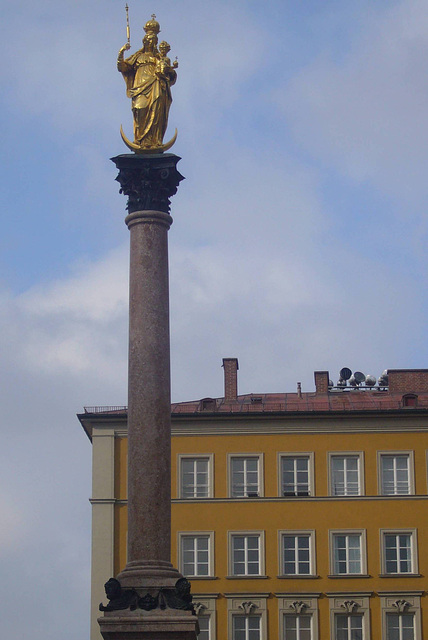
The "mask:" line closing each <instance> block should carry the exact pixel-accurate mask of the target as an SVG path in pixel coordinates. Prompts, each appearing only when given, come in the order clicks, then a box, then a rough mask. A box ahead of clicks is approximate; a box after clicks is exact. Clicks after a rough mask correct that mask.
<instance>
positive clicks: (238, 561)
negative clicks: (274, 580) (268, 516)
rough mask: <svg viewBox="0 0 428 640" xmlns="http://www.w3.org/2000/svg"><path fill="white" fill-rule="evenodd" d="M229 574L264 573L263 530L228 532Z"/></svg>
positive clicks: (251, 575)
mask: <svg viewBox="0 0 428 640" xmlns="http://www.w3.org/2000/svg"><path fill="white" fill-rule="evenodd" d="M229 574H230V576H241V577H243V576H247V577H255V576H262V575H264V531H233V532H229Z"/></svg>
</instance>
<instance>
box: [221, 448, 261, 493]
mask: <svg viewBox="0 0 428 640" xmlns="http://www.w3.org/2000/svg"><path fill="white" fill-rule="evenodd" d="M227 469H228V491H229V498H245V499H246V498H260V497H263V496H264V481H263V478H264V473H263V454H262V453H228V454H227Z"/></svg>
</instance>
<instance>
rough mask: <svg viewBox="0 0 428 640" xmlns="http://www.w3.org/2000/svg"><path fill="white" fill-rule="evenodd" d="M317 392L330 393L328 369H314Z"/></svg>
mask: <svg viewBox="0 0 428 640" xmlns="http://www.w3.org/2000/svg"><path fill="white" fill-rule="evenodd" d="M314 378H315V393H317V394H319V393H328V381H329V373H328V371H314Z"/></svg>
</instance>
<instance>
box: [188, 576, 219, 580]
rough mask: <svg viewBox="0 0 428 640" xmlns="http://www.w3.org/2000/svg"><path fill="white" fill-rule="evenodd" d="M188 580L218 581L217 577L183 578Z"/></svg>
mask: <svg viewBox="0 0 428 640" xmlns="http://www.w3.org/2000/svg"><path fill="white" fill-rule="evenodd" d="M184 577H185V578H187V579H188V580H218V578H217V576H184Z"/></svg>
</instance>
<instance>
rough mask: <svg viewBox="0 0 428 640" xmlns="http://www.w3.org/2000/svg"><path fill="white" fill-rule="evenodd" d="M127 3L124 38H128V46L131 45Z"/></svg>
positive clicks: (126, 6)
mask: <svg viewBox="0 0 428 640" xmlns="http://www.w3.org/2000/svg"><path fill="white" fill-rule="evenodd" d="M128 9H129V7H128V3H126V5H125V11H126V37H127V38H128V44H129V45H130V44H131V32H130V30H129V14H128Z"/></svg>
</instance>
